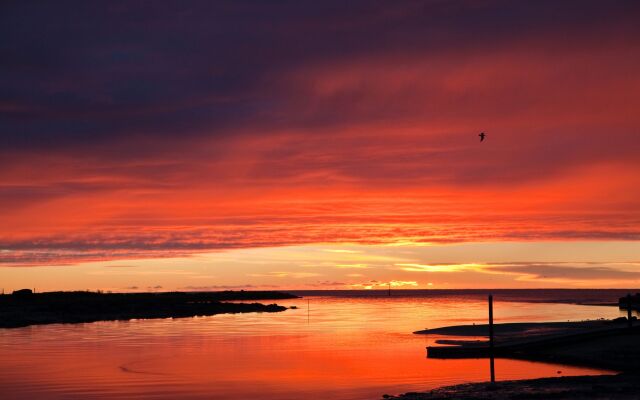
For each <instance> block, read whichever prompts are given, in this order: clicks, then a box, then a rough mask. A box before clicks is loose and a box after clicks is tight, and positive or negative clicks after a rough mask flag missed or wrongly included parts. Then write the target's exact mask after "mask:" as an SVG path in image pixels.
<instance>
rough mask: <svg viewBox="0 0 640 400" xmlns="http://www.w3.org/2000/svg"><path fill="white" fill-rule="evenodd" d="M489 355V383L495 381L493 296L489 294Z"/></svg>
mask: <svg viewBox="0 0 640 400" xmlns="http://www.w3.org/2000/svg"><path fill="white" fill-rule="evenodd" d="M489 357H490V368H491V384H494V383H496V370H495V364H494V359H493V296H492V295H489Z"/></svg>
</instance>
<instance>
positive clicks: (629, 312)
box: [627, 293, 632, 329]
mask: <svg viewBox="0 0 640 400" xmlns="http://www.w3.org/2000/svg"><path fill="white" fill-rule="evenodd" d="M627 325H628V326H629V329H631V325H632V324H631V293H628V294H627Z"/></svg>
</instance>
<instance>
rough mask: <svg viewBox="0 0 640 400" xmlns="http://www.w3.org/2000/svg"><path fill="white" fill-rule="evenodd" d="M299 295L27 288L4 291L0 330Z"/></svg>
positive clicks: (203, 311) (187, 311) (232, 307)
mask: <svg viewBox="0 0 640 400" xmlns="http://www.w3.org/2000/svg"><path fill="white" fill-rule="evenodd" d="M293 298H297V296H295V295H292V294H289V293H283V292H275V291H239V292H238V291H224V292H165V293H99V292H45V293H32V292H31V290H28V289H24V290H21V291H17V292H14V294H11V295H6V294H5V295H0V328H21V327H26V326H31V325H44V324H56V323H87V322H97V321H119V320H131V319H155V318H186V317H195V316H210V315H216V314H227V313H246V312H280V311H284V310H286V309H287V308H286V307H283V306H279V305H277V304H261V303H228V302H226V301H238V300H242V301H247V300H281V299H293Z"/></svg>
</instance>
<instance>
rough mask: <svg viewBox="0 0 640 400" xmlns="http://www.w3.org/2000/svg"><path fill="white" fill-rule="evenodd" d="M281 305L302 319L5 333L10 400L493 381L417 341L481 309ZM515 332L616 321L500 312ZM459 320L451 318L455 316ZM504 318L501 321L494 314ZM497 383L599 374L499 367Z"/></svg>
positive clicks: (502, 306) (375, 390)
mask: <svg viewBox="0 0 640 400" xmlns="http://www.w3.org/2000/svg"><path fill="white" fill-rule="evenodd" d="M306 302H307V300H306V299H300V300H288V301H281V303H282V304H285V305H298V306H299V307H301V308H300V309H298V310H287V311H286V312H283V313H278V314H244V315H220V316H215V317H206V318H192V319H177V320H171V319H167V320H139V321H131V322H101V323H94V324H84V325H50V326H37V327H30V328H24V329H15V330H5V331H2V332H0V346H1V347H0V349H1V350H2V354H3V357H2V359H0V371H1V372H2V373H1V374H0V387H2V389H3V394H5V395H6V396H8V397H6V398H12V397H13V398H22V397H31V398H73V397H82V398H131V397H145V398H177V397H179V398H211V397H212V396H213V397H216V398H229V399H245V398H248V397H251V396H260V397H261V398H266V399H299V398H301V397H307V398H326V397H327V396H331V398H335V399H361V398H379V397H380V396H381V395H382V394H384V393H401V392H406V391H419V390H427V389H430V388H433V387H437V386H442V385H446V384H455V383H462V382H469V381H486V380H488V378H489V370H488V367H489V362H488V360H483V359H481V360H434V359H427V358H426V351H425V346H426V345H427V344H429V343H430V342H431V341H432V340H433V338H429V337H425V336H418V335H413V334H412V333H411V332H412V331H413V330H417V329H421V328H423V327H424V326H425V325H429V326H432V327H435V326H441V325H445V324H451V323H452V322H453V323H455V321H454V319H452V316H453V315H455V316H456V318H457V319H458V321H457V322H458V323H462V321H470V320H474V319H475V320H477V321H481V320H482V319H483V317H484V304H483V302H482V301H479V300H473V299H467V300H466V301H464V304H465V305H464V307H461V300H460V299H459V298H456V299H451V298H449V299H446V298H445V299H442V298H439V299H419V298H405V299H386V298H372V299H353V298H331V297H326V298H312V299H311V307H312V308H311V312H310V313H309V316H310V317H309V320H307V312H308V311H307V310H306V309H304V308H302V307H306ZM497 305H498V306H499V307H497V310H500V311H501V312H503V314H504V315H509V319H511V320H513V319H514V318H515V317H514V316H513V315H514V314H515V313H516V312H520V313H522V314H523V315H526V316H527V318H529V319H530V320H531V318H540V319H548V318H549V317H550V315H551V314H553V315H555V316H556V317H557V318H560V319H566V318H565V317H566V316H567V315H575V316H578V317H580V316H581V315H582V314H586V313H587V312H589V313H594V312H599V313H600V314H598V315H593V317H599V316H613V315H617V313H618V311H617V310H616V309H611V308H606V307H581V306H574V305H566V304H556V305H554V304H525V303H499V304H497ZM454 309H455V310H457V311H456V312H455V314H453V313H452V310H454ZM497 314H498V316H499V315H500V313H497ZM496 370H497V378H498V379H503V380H504V379H520V378H534V377H542V376H556V375H557V371H558V370H561V371H562V375H579V374H597V373H600V371H597V370H591V369H585V368H576V367H567V366H557V365H549V364H540V363H532V362H526V361H515V360H502V359H500V360H497V361H496Z"/></svg>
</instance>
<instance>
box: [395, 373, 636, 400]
mask: <svg viewBox="0 0 640 400" xmlns="http://www.w3.org/2000/svg"><path fill="white" fill-rule="evenodd" d="M384 398H387V399H402V400H445V399H459V400H472V399H473V400H511V399H513V400H515V399H519V400H526V399H539V400H543V399H545V400H546V399H554V400H575V399H590V400H591V399H594V400H613V399H615V400H631V399H638V398H640V375H636V374H632V373H623V374H619V375H598V376H573V377H562V378H542V379H530V380H520V381H505V382H498V383H497V384H495V385H494V386H492V385H489V384H488V383H469V384H464V385H455V386H446V387H442V388H438V389H434V390H432V391H430V392H425V393H405V394H403V395H399V396H385V397H384Z"/></svg>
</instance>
